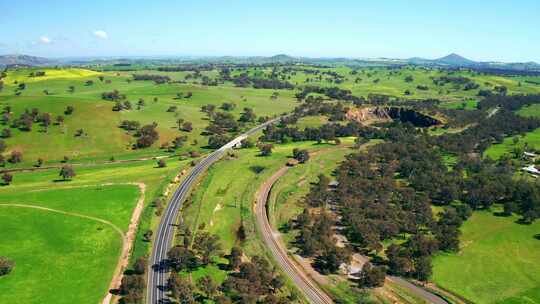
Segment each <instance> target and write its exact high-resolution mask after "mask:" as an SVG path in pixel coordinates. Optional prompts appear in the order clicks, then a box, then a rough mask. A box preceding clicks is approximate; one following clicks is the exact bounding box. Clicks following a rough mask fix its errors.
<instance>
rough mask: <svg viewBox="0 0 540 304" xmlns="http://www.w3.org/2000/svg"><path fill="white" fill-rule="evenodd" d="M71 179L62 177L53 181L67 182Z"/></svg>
mask: <svg viewBox="0 0 540 304" xmlns="http://www.w3.org/2000/svg"><path fill="white" fill-rule="evenodd" d="M69 181H71V180H70V179H61V178H58V179H55V180H53V182H55V183H65V182H69Z"/></svg>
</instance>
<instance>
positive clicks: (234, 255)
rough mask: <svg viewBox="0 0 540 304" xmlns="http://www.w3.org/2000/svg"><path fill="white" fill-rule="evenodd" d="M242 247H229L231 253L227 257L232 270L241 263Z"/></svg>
mask: <svg viewBox="0 0 540 304" xmlns="http://www.w3.org/2000/svg"><path fill="white" fill-rule="evenodd" d="M242 255H243V253H242V249H240V247H236V246H235V247H233V248H231V254H229V256H228V257H227V258H228V260H229V267H230V268H231V269H232V270H234V269H237V268H238V267H239V266H240V264H242Z"/></svg>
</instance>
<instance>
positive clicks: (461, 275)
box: [432, 212, 540, 304]
mask: <svg viewBox="0 0 540 304" xmlns="http://www.w3.org/2000/svg"><path fill="white" fill-rule="evenodd" d="M516 220H517V217H515V216H514V217H497V216H494V215H493V214H492V213H490V212H475V213H474V214H473V216H472V217H471V218H470V219H469V220H468V221H467V222H465V223H464V225H463V227H462V233H463V235H462V237H461V250H460V252H459V253H457V254H440V255H438V256H437V257H435V259H434V260H433V266H434V267H433V278H432V279H433V281H434V282H435V283H437V284H438V285H440V286H441V287H443V288H445V289H448V290H450V291H452V292H455V293H457V294H459V295H461V296H463V297H465V298H466V299H468V300H471V301H473V302H474V303H481V304H488V303H540V265H539V264H538V261H539V260H540V241H539V240H538V239H536V238H535V237H534V236H535V235H536V234H538V232H539V231H540V222H539V221H536V222H535V223H534V224H532V225H520V224H517V223H515V221H516Z"/></svg>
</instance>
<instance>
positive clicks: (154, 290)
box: [146, 118, 279, 304]
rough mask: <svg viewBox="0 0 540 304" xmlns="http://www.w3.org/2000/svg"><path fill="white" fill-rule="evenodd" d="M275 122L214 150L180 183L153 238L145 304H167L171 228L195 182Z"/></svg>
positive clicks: (262, 125)
mask: <svg viewBox="0 0 540 304" xmlns="http://www.w3.org/2000/svg"><path fill="white" fill-rule="evenodd" d="M277 121H279V118H276V119H272V120H270V121H268V122H266V123H264V124H261V125H259V126H257V127H255V128H253V129H251V130H249V131H247V132H246V133H244V134H242V135H240V136H238V137H236V138H235V139H233V140H232V141H230V142H229V143H227V144H226V145H225V146H223V147H221V148H220V149H219V150H216V151H214V152H212V153H211V154H209V155H208V156H206V157H205V158H204V159H203V160H202V161H200V162H199V163H198V164H197V165H196V166H195V167H193V169H192V170H191V171H190V173H189V174H188V176H187V177H186V178H185V179H184V180H183V181H182V183H181V184H180V186H179V187H178V189H176V191H175V192H174V194H173V196H172V198H171V200H170V202H169V203H168V204H167V207H166V209H165V212H164V213H163V216H162V217H161V221H160V223H159V227H158V229H157V232H156V235H155V239H154V244H153V247H152V255H151V256H150V265H151V269H150V270H149V271H148V285H147V298H146V300H147V301H146V303H148V304H161V303H168V302H169V301H168V297H167V291H166V285H167V279H168V273H169V270H168V269H167V267H166V264H167V263H166V262H167V252H168V251H169V249H170V248H171V247H172V245H173V237H174V228H175V225H176V221H177V219H178V214H179V212H180V209H181V208H182V204H183V202H184V201H185V199H186V197H187V195H188V193H189V191H190V189H191V187H192V186H193V184H194V183H195V182H196V180H197V178H198V177H199V176H200V175H201V174H202V173H204V171H205V170H206V169H208V167H210V166H211V165H212V164H213V163H214V162H216V161H217V160H219V159H220V158H221V157H222V156H223V155H224V154H225V152H226V151H227V150H228V149H231V148H232V147H234V146H235V145H237V144H239V143H240V142H241V141H242V140H243V139H245V138H247V137H248V136H250V135H252V134H254V133H256V132H258V131H260V130H262V129H263V128H265V127H266V126H267V125H269V124H272V123H275V122H277Z"/></svg>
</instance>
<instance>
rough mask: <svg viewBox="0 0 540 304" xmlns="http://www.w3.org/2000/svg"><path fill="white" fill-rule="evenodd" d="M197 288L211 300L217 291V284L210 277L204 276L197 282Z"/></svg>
mask: <svg viewBox="0 0 540 304" xmlns="http://www.w3.org/2000/svg"><path fill="white" fill-rule="evenodd" d="M197 286H199V288H200V289H201V290H202V291H203V292H204V293H205V295H206V297H207V298H209V299H212V298H213V297H214V295H215V294H216V292H217V290H218V286H217V284H216V283H215V282H214V280H212V277H211V276H209V275H205V276H204V277H202V278H200V279H199V280H198V281H197Z"/></svg>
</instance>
